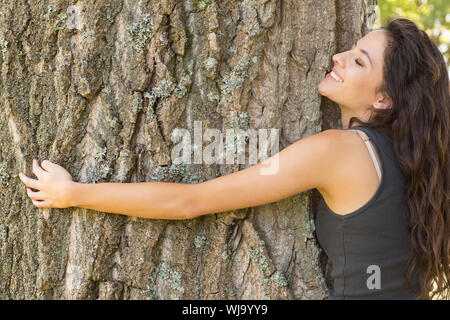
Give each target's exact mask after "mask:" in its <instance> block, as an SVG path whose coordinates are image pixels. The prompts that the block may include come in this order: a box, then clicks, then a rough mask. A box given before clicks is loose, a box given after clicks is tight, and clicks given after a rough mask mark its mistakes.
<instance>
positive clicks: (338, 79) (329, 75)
mask: <svg viewBox="0 0 450 320" xmlns="http://www.w3.org/2000/svg"><path fill="white" fill-rule="evenodd" d="M325 78H327V79H330V80H334V81H336V82H339V83H342V82H344V80H343V79H342V78H341V77H340V76H338V75H337V74H336V73H334V71H333V70H330V71H329V72H327V74H326V76H325Z"/></svg>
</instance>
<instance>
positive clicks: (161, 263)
mask: <svg viewBox="0 0 450 320" xmlns="http://www.w3.org/2000/svg"><path fill="white" fill-rule="evenodd" d="M0 4H1V10H0V66H1V77H0V90H1V94H0V96H1V99H0V107H1V112H0V125H1V127H2V128H4V129H3V130H2V131H1V132H0V147H1V151H0V192H1V193H0V197H1V198H0V199H1V206H0V298H1V299H323V298H326V297H327V294H328V287H327V283H326V281H325V278H326V277H324V265H325V264H324V261H325V259H322V258H321V250H320V248H319V247H318V244H317V242H316V239H315V236H314V210H315V209H314V208H315V207H314V205H315V202H316V200H315V199H316V197H315V196H314V193H316V192H317V190H309V191H308V192H305V193H302V194H298V195H296V196H293V197H290V198H288V199H285V200H282V201H279V202H276V203H272V204H268V205H263V206H258V207H252V208H247V209H243V210H236V211H232V212H223V213H218V214H210V215H206V216H202V217H199V218H196V219H192V220H182V221H170V220H145V219H138V218H132V217H128V216H124V215H115V214H108V213H102V212H95V211H92V210H87V209H82V208H67V209H38V208H36V207H35V206H34V205H33V204H32V202H31V200H30V198H28V196H27V194H26V190H25V187H24V185H23V183H22V182H21V181H20V179H19V178H18V173H19V172H20V171H22V172H25V173H26V174H27V175H29V176H31V177H34V174H33V173H32V172H31V170H32V168H31V160H32V159H33V158H36V159H39V161H42V160H44V159H49V160H50V161H53V162H55V163H57V164H59V165H61V166H63V167H64V168H66V169H67V170H68V171H69V172H70V173H71V174H72V176H73V178H74V181H78V182H83V183H97V182H143V181H172V182H181V183H197V182H201V181H205V180H209V179H213V178H215V177H217V176H220V175H225V174H229V173H232V172H235V171H238V170H242V169H244V168H245V167H248V166H250V164H249V163H248V161H247V162H246V163H245V164H238V163H236V164H223V165H221V164H212V165H207V164H183V163H175V162H173V161H172V158H171V150H172V148H173V147H174V145H175V142H174V141H173V140H172V139H171V135H172V133H173V132H174V130H175V129H176V128H186V129H188V130H189V132H190V133H191V135H192V134H193V130H194V121H202V126H203V130H206V129H207V128H217V129H219V130H220V131H221V132H224V133H225V130H226V129H227V128H232V127H236V125H238V126H239V127H240V128H243V129H248V128H253V129H259V128H277V129H279V132H280V140H279V143H280V146H279V149H280V150H282V149H283V148H285V147H286V146H288V145H290V144H292V143H293V142H295V141H297V140H299V139H302V138H304V137H307V136H310V135H312V134H315V133H317V132H320V131H322V130H324V129H328V128H338V127H339V125H340V124H339V113H338V108H337V106H336V105H334V104H332V103H331V102H330V101H324V100H325V99H321V96H320V95H319V93H318V91H317V85H318V83H319V82H320V81H321V80H322V79H323V77H324V75H325V71H326V70H327V69H329V68H330V67H331V66H332V60H331V57H332V55H333V54H335V53H336V52H339V51H343V50H347V49H348V48H350V47H351V45H352V44H353V41H354V40H356V39H358V38H360V37H361V36H363V35H364V34H365V33H366V32H367V31H369V30H370V28H371V22H372V20H371V19H372V18H373V15H374V9H375V4H376V0H367V1H361V0H342V1H341V0H339V1H328V0H327V1H313V0H308V1H307V0H304V1H301V0H285V1H282V0H279V1H273V0H244V1H238V0H229V1H213V0H184V1H175V0H165V1H131V0H125V1H124V0H113V1H111V0H108V1H106V0H101V1H100V0H96V1H93V0H91V1H69V0H65V1H56V0H54V1H11V0H0ZM205 145H206V144H205ZM247 151H248V150H247ZM316 196H317V194H316Z"/></svg>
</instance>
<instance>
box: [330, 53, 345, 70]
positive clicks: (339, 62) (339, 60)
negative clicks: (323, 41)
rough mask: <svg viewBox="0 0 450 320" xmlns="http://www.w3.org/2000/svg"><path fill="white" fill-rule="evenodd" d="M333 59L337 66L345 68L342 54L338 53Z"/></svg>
mask: <svg viewBox="0 0 450 320" xmlns="http://www.w3.org/2000/svg"><path fill="white" fill-rule="evenodd" d="M332 59H333V62H334V64H335V65H338V66H339V67H341V68H343V67H344V60H343V59H342V54H341V53H336V54H335V55H333V58H332Z"/></svg>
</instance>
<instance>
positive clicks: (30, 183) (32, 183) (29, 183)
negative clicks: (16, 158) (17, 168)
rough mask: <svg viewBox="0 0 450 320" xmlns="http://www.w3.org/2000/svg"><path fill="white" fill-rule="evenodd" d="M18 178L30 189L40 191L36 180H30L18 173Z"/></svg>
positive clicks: (39, 185)
mask: <svg viewBox="0 0 450 320" xmlns="http://www.w3.org/2000/svg"><path fill="white" fill-rule="evenodd" d="M19 178H20V180H22V182H23V183H24V184H25V185H26V186H27V187H30V188H33V189H36V190H40V189H41V184H40V182H39V180H36V179H32V178H30V177H28V176H26V175H24V174H23V173H19Z"/></svg>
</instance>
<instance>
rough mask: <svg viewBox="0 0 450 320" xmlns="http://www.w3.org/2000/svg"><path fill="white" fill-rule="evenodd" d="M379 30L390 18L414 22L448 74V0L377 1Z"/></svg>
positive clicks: (449, 44)
mask: <svg viewBox="0 0 450 320" xmlns="http://www.w3.org/2000/svg"><path fill="white" fill-rule="evenodd" d="M376 12H377V21H376V23H375V25H374V28H379V27H380V26H382V25H383V24H385V23H386V21H387V20H388V19H389V17H391V16H402V17H406V18H408V19H410V20H412V21H414V22H415V23H416V24H417V25H418V26H419V28H421V29H422V30H424V31H425V32H426V33H427V34H428V36H429V37H430V38H431V39H432V40H433V41H434V43H435V44H436V45H437V46H438V48H439V50H440V51H441V53H442V55H443V56H444V60H445V63H446V64H447V69H448V71H449V74H450V66H449V61H450V51H449V46H450V0H378V6H377V8H376Z"/></svg>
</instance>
